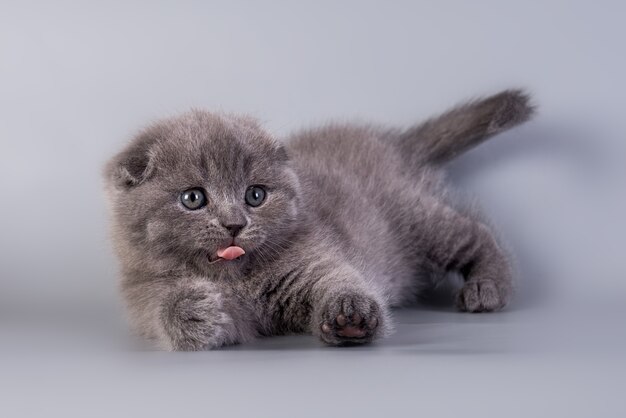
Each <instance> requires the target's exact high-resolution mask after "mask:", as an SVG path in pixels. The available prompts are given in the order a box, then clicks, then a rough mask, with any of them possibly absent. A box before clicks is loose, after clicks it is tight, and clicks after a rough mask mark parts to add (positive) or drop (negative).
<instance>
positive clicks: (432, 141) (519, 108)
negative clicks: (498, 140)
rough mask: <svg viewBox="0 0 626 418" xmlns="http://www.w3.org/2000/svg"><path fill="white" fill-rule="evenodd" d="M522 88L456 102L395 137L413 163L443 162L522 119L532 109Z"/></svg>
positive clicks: (527, 116)
mask: <svg viewBox="0 0 626 418" xmlns="http://www.w3.org/2000/svg"><path fill="white" fill-rule="evenodd" d="M529 101H530V98H529V96H528V94H526V93H525V92H524V91H522V90H505V91H503V92H500V93H498V94H496V95H493V96H490V97H487V98H484V99H478V100H473V101H471V102H468V103H465V104H462V105H459V106H457V107H455V108H453V109H451V110H448V111H447V112H445V113H444V114H442V115H440V116H437V117H434V118H432V119H429V120H427V121H426V122H423V123H422V124H420V125H418V126H414V127H412V128H409V129H407V130H406V131H405V132H403V133H402V134H401V135H400V137H399V138H398V139H399V142H398V144H399V146H400V149H401V152H402V154H403V155H404V156H406V158H408V159H409V160H410V163H411V164H412V165H415V164H422V165H423V164H443V163H446V162H448V161H450V160H451V159H453V158H454V157H456V156H458V155H460V154H462V153H464V152H465V151H467V150H469V149H470V148H473V147H475V146H476V145H478V144H480V143H481V142H483V141H484V140H486V139H487V138H489V137H491V136H493V135H496V134H499V133H500V132H504V131H506V130H507V129H510V128H512V127H514V126H516V125H519V124H521V123H523V122H526V121H527V120H528V119H530V118H531V117H532V115H533V113H534V107H533V106H532V105H531V104H530V103H529Z"/></svg>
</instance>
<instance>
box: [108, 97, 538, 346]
mask: <svg viewBox="0 0 626 418" xmlns="http://www.w3.org/2000/svg"><path fill="white" fill-rule="evenodd" d="M531 113H532V108H531V107H530V106H529V105H528V99H527V96H526V95H525V94H524V93H522V92H520V91H505V92H503V93H500V94H498V95H495V96H492V97H489V98H486V99H483V100H479V101H474V102H471V103H469V104H466V105H463V106H460V107H457V108H455V109H454V110H452V111H449V112H448V113H445V114H444V115H442V116H440V117H437V118H434V119H432V120H429V121H427V122H425V123H423V124H421V125H419V126H417V127H415V128H411V129H408V130H406V131H400V130H395V129H386V128H381V127H376V126H365V125H350V124H343V125H336V124H335V125H328V126H325V127H321V128H318V129H313V130H306V131H302V132H300V133H296V134H294V135H292V136H291V137H289V138H286V139H285V141H282V142H279V141H277V140H275V139H273V138H272V137H271V136H270V135H269V134H268V133H266V132H265V131H264V130H263V129H262V128H261V127H260V126H259V125H258V123H257V122H256V121H255V120H253V119H250V118H246V117H240V116H233V115H224V114H212V113H208V112H204V111H192V112H189V113H187V114H185V115H182V116H180V117H177V118H172V119H167V120H163V121H161V122H158V123H156V124H154V125H152V126H150V127H148V128H147V129H145V130H144V131H143V132H142V133H140V134H139V135H138V136H137V137H136V138H135V139H134V140H133V141H131V143H130V144H129V145H128V146H127V147H126V148H125V149H124V150H122V151H121V152H120V153H119V154H118V155H116V156H115V157H114V158H113V159H112V160H111V161H110V162H109V164H108V165H107V167H106V170H105V176H106V182H107V191H108V195H109V200H110V203H111V209H112V214H113V238H114V242H115V246H116V249H117V253H118V255H119V258H120V260H121V266H122V281H121V288H122V293H123V295H124V298H125V301H126V302H127V305H128V310H129V314H130V318H131V319H132V322H133V324H134V327H135V329H137V330H138V331H140V332H141V333H142V334H144V335H145V336H147V337H149V338H152V339H154V340H155V341H156V343H157V344H158V345H159V346H160V347H162V348H165V349H172V350H201V349H209V348H214V347H219V346H223V345H227V344H234V343H241V342H245V341H249V340H251V339H253V338H255V337H257V336H261V335H277V334H285V333H312V334H314V335H316V336H318V337H319V338H320V339H321V340H322V341H324V342H326V343H328V344H332V345H344V344H350V343H365V342H369V341H372V340H374V339H376V338H378V337H381V336H384V335H387V334H388V333H389V332H390V331H391V329H392V323H391V318H390V315H389V308H390V307H391V306H398V305H401V304H405V303H409V302H412V301H414V300H415V298H416V295H417V294H418V293H419V292H420V290H422V289H423V288H425V287H427V286H431V285H432V284H435V283H437V281H439V280H442V279H443V277H444V276H445V275H446V274H447V273H448V272H458V273H460V274H461V275H462V276H463V277H464V279H465V285H464V286H463V288H462V289H461V290H460V292H459V296H458V306H459V308H460V309H462V310H465V311H469V312H483V311H493V310H497V309H500V308H502V307H503V306H504V305H505V304H506V303H507V302H508V300H509V298H510V294H511V289H512V286H511V268H510V263H509V261H508V260H507V257H506V256H505V253H504V251H503V250H502V249H501V247H500V245H499V244H498V243H497V241H496V240H495V238H494V236H493V234H492V232H491V231H490V229H489V228H488V227H487V226H486V225H485V224H484V223H483V222H481V221H480V219H479V218H478V216H476V215H473V214H471V213H468V212H467V211H464V210H461V209H459V208H456V207H455V206H454V205H452V204H451V203H450V202H448V200H447V199H446V197H445V195H446V193H445V189H444V187H443V184H442V181H441V179H440V177H441V176H440V171H441V167H440V166H441V164H442V163H444V162H446V161H448V160H450V159H451V158H453V157H454V156H456V155H458V154H460V153H461V152H463V151H465V150H467V149H468V148H470V147H471V146H474V145H477V144H478V143H480V142H481V141H483V140H484V139H486V138H487V137H489V136H491V135H494V134H496V133H498V132H501V131H503V130H505V129H508V128H510V127H513V126H515V125H516V124H518V123H521V122H523V121H525V120H527V119H528V118H529V117H530V115H531ZM253 184H262V185H265V186H266V187H267V189H268V191H269V192H268V195H267V199H266V201H265V202H264V203H263V204H262V205H261V206H259V207H256V208H254V207H250V206H247V205H246V204H245V202H244V198H243V196H244V192H245V190H246V188H247V187H248V186H250V185H253ZM191 187H202V188H203V189H205V190H206V194H207V196H208V204H207V206H206V207H204V208H202V209H201V210H197V211H189V210H187V209H185V208H184V207H183V206H182V204H181V203H180V200H179V196H180V193H181V192H182V191H184V190H186V189H189V188H191ZM242 219H245V221H246V223H247V225H246V226H245V227H244V228H243V230H242V231H241V233H240V234H239V235H237V237H236V238H235V240H236V244H237V245H239V246H241V247H242V248H244V249H245V250H246V254H245V255H244V256H243V257H242V259H241V260H236V261H218V262H212V261H214V254H215V253H216V251H217V249H218V248H223V247H225V246H228V245H229V243H230V242H231V240H232V238H231V236H230V235H229V234H228V232H227V231H226V229H225V228H224V227H223V226H222V225H224V224H228V222H230V221H231V220H238V221H241V220H242Z"/></svg>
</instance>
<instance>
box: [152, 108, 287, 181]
mask: <svg viewBox="0 0 626 418" xmlns="http://www.w3.org/2000/svg"><path fill="white" fill-rule="evenodd" d="M159 128H160V129H159V131H160V132H159V141H158V142H157V144H156V146H155V149H154V150H153V151H152V157H153V158H154V161H155V164H156V166H157V169H158V170H160V171H164V172H166V173H172V172H177V173H179V172H182V173H185V174H187V175H190V176H191V177H193V178H194V179H196V178H197V179H198V180H199V178H214V177H215V176H217V175H219V177H220V178H221V179H223V180H224V182H225V183H230V182H239V181H241V180H243V179H242V176H243V175H257V176H259V175H263V174H269V173H267V171H268V169H270V168H272V166H273V165H275V164H276V163H281V162H283V161H284V159H285V158H284V157H285V155H284V151H283V150H282V148H281V145H280V143H279V142H278V141H276V140H275V139H273V138H272V137H271V136H269V135H268V134H267V133H266V132H265V131H264V130H263V129H262V128H261V127H260V126H259V125H258V123H257V122H256V121H255V120H254V119H252V118H249V117H241V116H234V115H228V114H215V113H210V112H206V111H199V110H195V111H192V112H189V113H186V114H184V115H182V116H180V117H178V118H174V119H169V120H166V121H163V122H161V123H160V127H159Z"/></svg>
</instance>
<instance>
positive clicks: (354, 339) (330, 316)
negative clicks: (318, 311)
mask: <svg viewBox="0 0 626 418" xmlns="http://www.w3.org/2000/svg"><path fill="white" fill-rule="evenodd" d="M323 317H324V320H323V321H322V324H321V325H320V329H321V335H320V336H321V338H322V340H323V341H324V342H326V343H327V344H331V345H348V344H362V343H367V342H370V341H372V339H374V337H375V336H376V334H377V330H378V326H379V323H380V319H379V317H380V308H379V305H378V303H377V302H376V301H374V300H373V299H370V298H369V297H366V296H357V297H348V296H344V297H341V298H339V300H338V301H335V303H331V304H329V306H328V308H327V310H326V314H325V315H323Z"/></svg>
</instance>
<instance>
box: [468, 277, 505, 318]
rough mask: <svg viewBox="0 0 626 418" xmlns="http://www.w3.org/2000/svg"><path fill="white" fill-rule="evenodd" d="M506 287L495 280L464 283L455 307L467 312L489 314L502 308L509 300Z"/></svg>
mask: <svg viewBox="0 0 626 418" xmlns="http://www.w3.org/2000/svg"><path fill="white" fill-rule="evenodd" d="M509 293H510V290H509V288H508V286H503V285H502V284H500V285H499V283H497V282H496V281H495V280H475V281H469V282H467V283H465V285H464V286H463V288H462V289H461V291H460V292H459V295H458V297H457V306H458V307H459V309H460V310H462V311H467V312H491V311H496V310H498V309H501V308H503V307H504V306H505V305H506V303H507V302H508V300H509Z"/></svg>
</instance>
